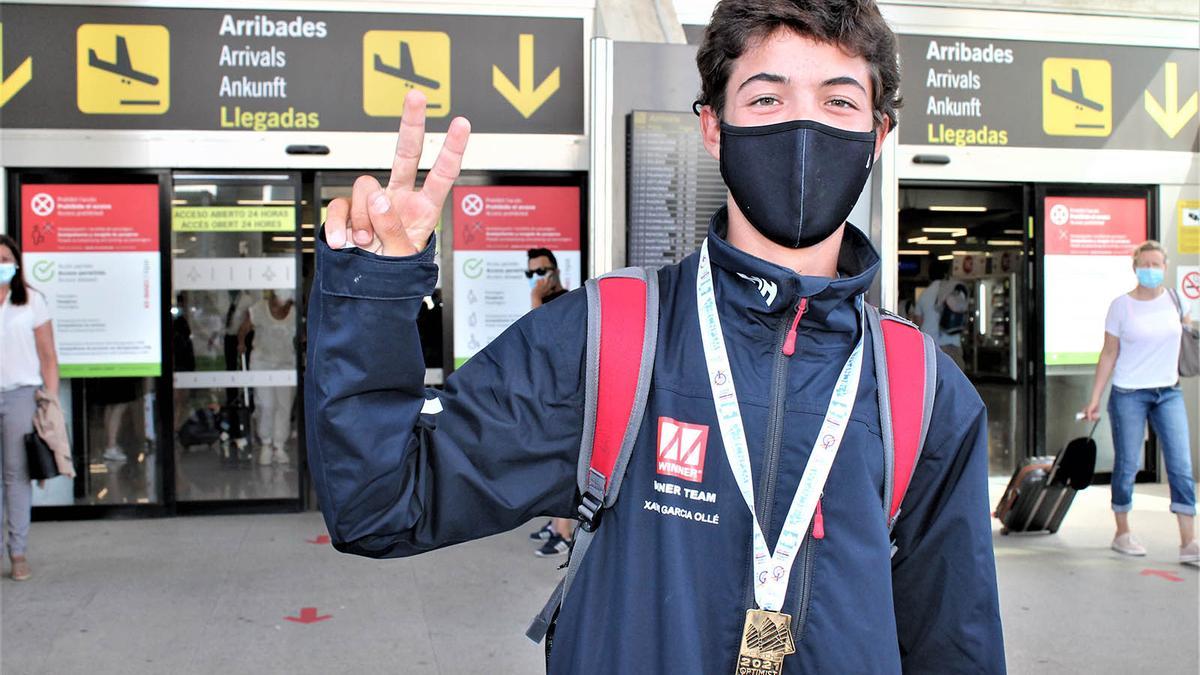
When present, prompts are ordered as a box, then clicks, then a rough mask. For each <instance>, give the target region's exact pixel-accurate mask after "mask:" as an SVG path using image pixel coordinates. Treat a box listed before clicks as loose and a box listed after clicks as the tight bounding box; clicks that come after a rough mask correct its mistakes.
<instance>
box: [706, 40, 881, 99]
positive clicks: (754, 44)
mask: <svg viewBox="0 0 1200 675" xmlns="http://www.w3.org/2000/svg"><path fill="white" fill-rule="evenodd" d="M761 72H767V73H776V74H779V75H784V76H786V77H787V78H788V79H789V81H790V82H791V83H793V84H798V85H806V84H808V85H819V84H820V83H822V82H824V81H826V80H829V79H832V78H835V77H843V76H849V77H853V78H854V79H856V80H858V81H859V82H860V83H861V84H862V85H863V87H865V88H866V89H867V91H868V92H870V90H871V67H870V64H868V63H867V60H866V59H865V58H863V57H862V56H857V55H854V54H851V53H849V52H847V51H845V50H844V49H842V48H841V47H839V46H838V45H835V44H832V43H829V42H818V41H816V40H813V39H812V38H809V37H805V36H803V35H800V34H798V33H796V32H794V31H792V30H790V29H788V28H777V29H775V31H774V32H772V33H770V34H768V35H766V36H765V37H761V38H757V39H754V40H751V41H750V42H749V43H747V45H746V50H745V51H744V52H743V53H742V55H741V56H739V57H738V58H737V59H736V60H735V61H734V62H733V68H732V69H731V70H730V77H729V82H728V84H727V86H728V87H729V88H731V89H734V90H736V89H737V88H738V87H739V86H741V84H742V82H744V81H745V80H746V78H748V77H751V76H753V75H755V74H757V73H761Z"/></svg>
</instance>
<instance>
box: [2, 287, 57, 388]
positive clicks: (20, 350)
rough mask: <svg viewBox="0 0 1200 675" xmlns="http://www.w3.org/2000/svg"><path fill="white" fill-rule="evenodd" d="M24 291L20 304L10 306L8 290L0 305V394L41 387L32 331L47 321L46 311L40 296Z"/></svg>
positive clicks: (10, 296) (40, 376)
mask: <svg viewBox="0 0 1200 675" xmlns="http://www.w3.org/2000/svg"><path fill="white" fill-rule="evenodd" d="M25 290H26V298H27V301H26V302H25V304H24V305H14V304H12V290H11V289H9V292H8V294H7V295H6V296H5V297H4V302H3V303H0V391H8V390H9V389H16V388H17V387H40V386H42V362H41V360H40V359H38V353H37V344H36V343H35V342H34V339H33V329H34V328H37V327H39V326H41V325H42V324H44V323H46V322H47V321H49V320H50V310H49V309H47V308H46V298H45V297H44V296H42V294H41V293H39V292H37V291H35V290H33V289H31V288H28V287H26V289H25Z"/></svg>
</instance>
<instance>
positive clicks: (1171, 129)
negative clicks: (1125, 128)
mask: <svg viewBox="0 0 1200 675" xmlns="http://www.w3.org/2000/svg"><path fill="white" fill-rule="evenodd" d="M1166 79H1167V88H1166V91H1165V92H1164V93H1165V97H1164V99H1163V100H1164V101H1166V105H1159V103H1158V100H1157V99H1155V98H1154V96H1153V95H1152V94H1151V93H1150V90H1149V89H1147V90H1146V92H1145V93H1146V112H1148V113H1150V117H1151V118H1152V119H1153V120H1154V121H1155V122H1157V123H1158V126H1160V127H1162V130H1163V131H1165V132H1167V135H1168V136H1170V137H1171V138H1175V136H1176V135H1178V134H1179V132H1180V130H1182V129H1183V125H1185V124H1187V123H1188V122H1189V121H1190V120H1191V119H1192V116H1193V115H1195V114H1196V107H1197V103H1196V96H1197V93H1200V92H1192V96H1191V98H1189V99H1188V100H1187V103H1184V104H1183V106H1182V107H1180V106H1179V64H1177V63H1172V62H1170V61H1168V62H1167V71H1166Z"/></svg>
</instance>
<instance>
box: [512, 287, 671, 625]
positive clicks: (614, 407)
mask: <svg viewBox="0 0 1200 675" xmlns="http://www.w3.org/2000/svg"><path fill="white" fill-rule="evenodd" d="M584 288H585V289H586V290H587V302H588V335H587V362H586V363H585V364H584V365H585V368H586V370H585V373H584V408H583V438H582V440H581V441H580V446H579V465H578V473H577V479H578V484H579V495H580V504H579V509H578V515H579V520H580V525H579V528H578V529H576V531H575V538H574V542H573V544H572V547H571V555H570V558H569V559H568V563H567V573H566V575H565V576H564V577H563V580H562V581H561V582H559V584H558V587H557V588H555V589H554V593H552V594H551V596H550V600H549V601H548V602H547V603H546V605H545V607H543V608H542V611H541V612H540V613H539V614H538V615H537V616H536V617H535V618H534V620H533V623H532V624H531V625H530V627H529V629H528V630H527V631H526V632H525V635H526V636H527V637H529V639H530V640H533V641H534V642H541V641H542V640H543V639H544V638H545V637H546V633H547V631H548V630H549V628H550V626H551V625H552V624H553V623H554V619H555V617H556V616H557V613H558V608H559V607H560V606H561V604H562V601H563V598H564V597H566V594H567V591H569V590H570V588H571V583H572V581H574V579H575V574H576V573H577V572H578V571H579V567H580V565H581V564H582V563H583V558H584V556H585V555H586V554H587V551H588V547H589V546H590V545H591V541H592V536H593V533H594V532H595V530H596V527H597V526H599V524H600V516H601V514H602V513H603V512H604V509H606V508H608V507H610V506H612V505H613V503H615V502H616V501H617V495H618V494H619V493H620V491H621V481H622V480H623V479H624V476H625V469H626V467H628V466H629V457H630V455H631V454H633V445H634V442H635V441H636V440H637V435H638V431H639V430H640V429H641V426H642V415H643V414H644V413H645V412H646V400H647V399H648V398H649V395H650V378H651V375H652V374H653V370H654V352H655V347H657V345H658V275H657V273H656V272H653V271H647V270H644V269H642V268H639V267H631V268H626V269H622V270H617V271H615V272H611V273H609V274H606V275H604V276H602V277H600V278H598V279H589V280H588V281H587V283H585V284H584Z"/></svg>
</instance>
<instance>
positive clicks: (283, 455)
mask: <svg viewBox="0 0 1200 675" xmlns="http://www.w3.org/2000/svg"><path fill="white" fill-rule="evenodd" d="M271 461H272V462H275V463H276V464H287V463H288V462H290V461H292V459H291V458H290V457H288V454H287V451H286V450H284V449H283V448H276V449H275V452H274V453H273V454H272V455H271Z"/></svg>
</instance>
